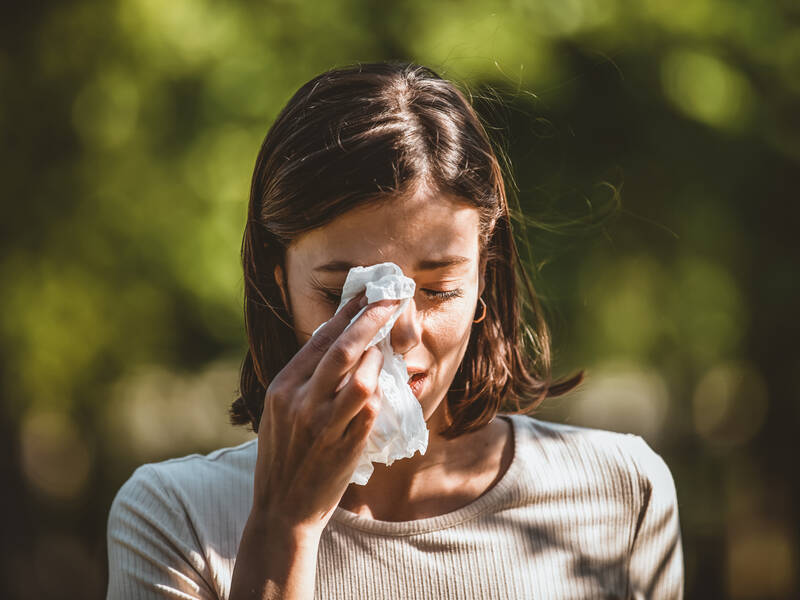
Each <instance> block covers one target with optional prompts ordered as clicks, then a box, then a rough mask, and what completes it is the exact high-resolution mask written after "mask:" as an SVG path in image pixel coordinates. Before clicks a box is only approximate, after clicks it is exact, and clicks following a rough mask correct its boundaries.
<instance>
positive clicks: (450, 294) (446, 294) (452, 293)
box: [422, 288, 464, 300]
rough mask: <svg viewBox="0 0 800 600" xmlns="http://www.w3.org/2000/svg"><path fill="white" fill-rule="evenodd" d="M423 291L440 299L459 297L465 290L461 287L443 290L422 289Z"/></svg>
mask: <svg viewBox="0 0 800 600" xmlns="http://www.w3.org/2000/svg"><path fill="white" fill-rule="evenodd" d="M422 291H423V292H425V293H426V294H428V295H429V296H432V297H433V298H437V299H439V300H450V299H451V298H459V297H461V296H463V295H464V291H463V290H462V289H461V288H459V289H456V290H443V291H437V290H422Z"/></svg>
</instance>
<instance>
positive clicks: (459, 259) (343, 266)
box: [314, 256, 470, 273]
mask: <svg viewBox="0 0 800 600" xmlns="http://www.w3.org/2000/svg"><path fill="white" fill-rule="evenodd" d="M469 260H470V259H468V258H467V257H466V256H443V257H442V258H438V259H426V260H421V261H419V262H418V263H417V268H416V270H417V271H434V270H436V269H443V268H444V267H452V266H453V265H461V264H464V263H468V262H469ZM357 266H359V265H354V264H351V263H349V262H347V261H346V260H332V261H330V262H327V263H325V264H324V265H320V266H318V267H314V271H325V272H326V273H338V272H340V271H349V270H350V269H352V268H353V267H357Z"/></svg>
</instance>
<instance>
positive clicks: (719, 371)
mask: <svg viewBox="0 0 800 600" xmlns="http://www.w3.org/2000/svg"><path fill="white" fill-rule="evenodd" d="M692 406H693V414H694V426H695V430H696V431H697V433H698V434H699V435H701V436H702V437H703V438H704V439H706V440H707V441H708V442H710V443H713V444H719V445H724V446H730V445H738V444H742V443H744V442H746V441H748V440H749V439H751V438H752V437H753V436H754V435H755V434H756V433H758V431H759V430H760V429H761V426H762V425H763V424H764V418H765V416H766V411H767V389H766V384H765V383H764V380H763V378H762V377H761V375H760V374H759V373H758V371H757V370H756V369H755V368H754V367H753V366H751V365H749V364H746V363H742V362H733V363H726V364H720V365H717V366H714V367H713V368H711V369H710V370H709V371H708V372H707V373H706V374H705V375H704V376H703V377H702V378H701V379H700V382H699V383H698V384H697V387H696V388H695V391H694V396H693V401H692Z"/></svg>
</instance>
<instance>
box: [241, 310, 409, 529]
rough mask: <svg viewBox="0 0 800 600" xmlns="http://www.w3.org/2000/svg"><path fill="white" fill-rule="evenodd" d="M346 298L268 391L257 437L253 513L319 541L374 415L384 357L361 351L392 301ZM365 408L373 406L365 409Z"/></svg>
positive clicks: (387, 314)
mask: <svg viewBox="0 0 800 600" xmlns="http://www.w3.org/2000/svg"><path fill="white" fill-rule="evenodd" d="M365 303H366V298H364V296H363V295H360V296H357V297H356V298H353V299H352V300H351V301H350V302H349V303H348V304H347V305H346V306H345V307H344V308H343V309H342V310H340V311H339V312H338V313H337V314H336V315H335V316H334V317H333V318H332V319H331V320H330V321H329V322H328V323H326V324H325V326H324V327H322V328H321V329H320V330H319V331H318V332H317V333H316V335H314V336H313V337H312V338H311V339H310V340H309V341H308V342H306V343H305V344H304V345H303V347H302V348H301V349H300V350H299V351H298V352H297V354H296V355H295V356H294V357H293V358H292V359H291V360H290V361H289V362H288V363H287V364H286V366H285V367H284V368H283V369H282V370H281V371H280V372H279V373H278V374H277V376H276V377H275V378H274V379H273V381H272V382H271V383H270V385H269V388H268V389H267V393H266V396H265V400H264V412H263V414H262V416H261V423H260V426H259V430H258V458H257V463H256V471H255V489H254V503H253V511H254V512H256V511H258V512H260V513H261V515H262V516H263V518H265V519H266V521H267V522H270V523H281V524H282V525H283V527H284V528H286V530H291V531H292V532H294V533H295V534H301V537H302V535H308V536H309V537H310V538H311V539H314V538H318V537H319V535H321V533H322V530H323V529H324V528H325V525H326V524H327V522H328V520H329V519H330V517H331V515H332V514H333V511H334V509H335V508H336V506H337V505H338V504H339V502H340V500H341V498H342V496H343V495H344V492H345V491H346V489H347V486H348V483H349V480H350V477H351V476H352V474H353V472H354V471H355V468H356V465H357V463H358V457H359V456H360V454H361V452H362V451H363V449H364V446H365V444H366V441H367V437H368V435H369V432H370V430H371V428H372V424H373V423H374V420H375V417H376V416H377V414H378V408H379V405H378V397H377V391H378V390H377V388H378V374H379V373H380V370H381V367H382V366H383V355H382V354H381V352H380V350H378V349H377V348H375V347H374V346H373V347H370V348H369V349H367V350H366V351H365V348H366V346H367V344H368V343H369V342H370V340H372V338H373V337H374V336H375V334H376V333H377V332H378V330H379V329H380V328H381V326H382V325H384V324H385V323H386V321H387V320H388V319H389V317H390V316H391V314H392V312H393V309H394V307H395V306H396V304H397V301H391V300H383V301H381V302H376V303H373V304H372V305H370V306H369V307H368V308H367V310H365V311H364V313H363V314H362V315H361V316H360V317H359V318H358V320H357V321H356V322H354V323H353V325H352V326H351V327H349V328H348V329H347V331H344V330H345V327H347V324H348V323H349V322H350V320H351V319H352V318H353V317H354V316H355V314H356V313H357V312H358V311H359V310H360V309H361V308H362V306H363V305H364V304H365ZM371 400H372V401H371Z"/></svg>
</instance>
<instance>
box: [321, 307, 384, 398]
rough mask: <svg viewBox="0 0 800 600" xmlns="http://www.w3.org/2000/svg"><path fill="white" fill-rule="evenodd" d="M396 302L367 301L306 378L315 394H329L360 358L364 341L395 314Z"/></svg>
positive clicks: (327, 395) (365, 343)
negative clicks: (311, 373) (368, 302)
mask: <svg viewBox="0 0 800 600" xmlns="http://www.w3.org/2000/svg"><path fill="white" fill-rule="evenodd" d="M398 302H399V300H381V301H379V302H374V303H372V304H370V305H369V306H367V307H366V309H365V310H364V313H363V314H362V315H361V316H360V317H359V318H358V319H357V320H356V321H355V322H354V323H353V324H352V325H351V326H350V327H348V328H347V330H346V331H344V332H343V333H342V334H341V335H340V336H339V337H338V338H337V339H336V341H335V342H334V343H333V344H332V345H331V346H330V348H328V351H327V352H326V353H325V355H324V356H323V357H322V359H321V360H320V361H319V364H318V365H317V368H316V370H315V371H314V375H313V377H312V378H311V380H310V381H309V384H310V386H311V390H312V391H311V393H312V394H314V395H315V397H331V396H332V392H333V390H335V389H336V388H337V387H338V384H339V382H340V381H341V380H342V378H343V377H344V376H345V375H346V374H347V372H348V371H350V370H351V369H352V368H353V367H355V366H356V364H358V362H359V361H360V360H361V357H362V355H363V354H364V350H365V349H366V347H367V344H369V343H370V342H371V341H372V338H374V337H375V334H376V333H378V331H379V330H380V328H381V327H382V326H383V325H384V324H385V323H386V322H387V321H388V320H389V318H390V317H391V316H392V315H393V314H394V311H395V309H396V308H397V304H398ZM317 394H318V395H319V396H317Z"/></svg>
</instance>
